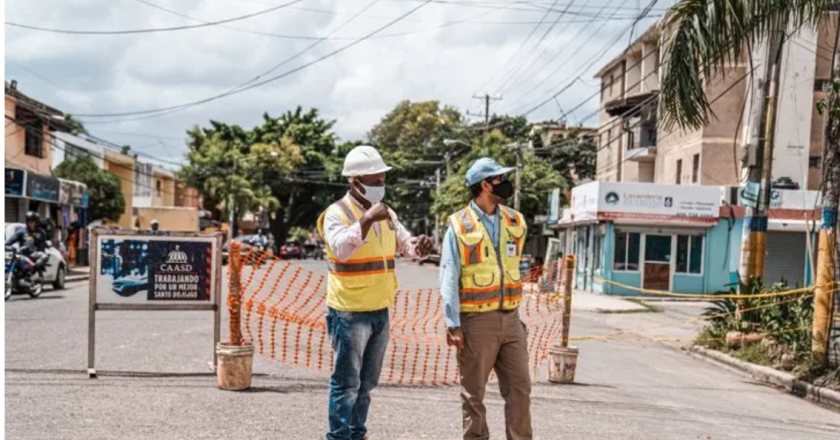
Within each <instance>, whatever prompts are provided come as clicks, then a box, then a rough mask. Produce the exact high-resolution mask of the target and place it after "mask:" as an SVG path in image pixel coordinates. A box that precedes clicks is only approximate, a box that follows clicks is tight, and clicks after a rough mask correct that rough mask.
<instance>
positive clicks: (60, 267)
mask: <svg viewBox="0 0 840 440" xmlns="http://www.w3.org/2000/svg"><path fill="white" fill-rule="evenodd" d="M25 227H26V225H25V224H23V223H6V224H5V231H4V232H5V234H6V235H5V237H6V238H5V239H4V240H3V241H4V242H5V241H6V240H8V239H9V237H11V236H12V235H13V234H14V233H15V232H17V231H18V230H20V229H23V228H25ZM64 253H65V252H64V246H63V245H62V244H61V243H52V242H50V241H48V242H47V255H48V256H49V258H48V259H47V267H46V268H45V270H44V282H45V283H50V284H52V286H53V288H54V289H63V288H64V283H65V281H66V280H67V260H66V259H65V257H64Z"/></svg>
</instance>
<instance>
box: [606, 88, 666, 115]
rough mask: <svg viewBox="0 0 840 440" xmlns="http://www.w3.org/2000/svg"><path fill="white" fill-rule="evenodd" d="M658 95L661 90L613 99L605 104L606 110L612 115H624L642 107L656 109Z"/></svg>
mask: <svg viewBox="0 0 840 440" xmlns="http://www.w3.org/2000/svg"><path fill="white" fill-rule="evenodd" d="M658 97H659V92H647V93H639V94H635V95H631V96H627V97H624V98H618V99H613V100H612V101H609V102H607V103H606V104H605V105H604V110H606V112H607V114H608V115H610V116H624V115H627V114H629V113H633V112H634V111H637V110H639V109H640V108H642V107H648V108H651V107H652V108H654V109H655V108H656V104H657V99H658Z"/></svg>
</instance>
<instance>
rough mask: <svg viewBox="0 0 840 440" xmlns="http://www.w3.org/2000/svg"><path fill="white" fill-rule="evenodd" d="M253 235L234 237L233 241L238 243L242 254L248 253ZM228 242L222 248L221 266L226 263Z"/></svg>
mask: <svg viewBox="0 0 840 440" xmlns="http://www.w3.org/2000/svg"><path fill="white" fill-rule="evenodd" d="M253 237H254V236H253V235H240V236H239V237H234V238H233V241H235V242H237V243H239V245H240V249H241V250H242V252H243V253H245V252H248V251H249V250H250V249H251V247H252V246H251V245H250V241H251V239H252V238H253ZM229 244H230V243H229V242H225V244H224V246H222V264H227V263H228V246H229Z"/></svg>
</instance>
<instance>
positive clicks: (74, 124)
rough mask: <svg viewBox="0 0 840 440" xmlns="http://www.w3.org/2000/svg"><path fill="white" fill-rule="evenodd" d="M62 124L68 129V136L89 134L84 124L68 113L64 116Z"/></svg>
mask: <svg viewBox="0 0 840 440" xmlns="http://www.w3.org/2000/svg"><path fill="white" fill-rule="evenodd" d="M64 123H65V124H67V126H68V127H70V134H72V135H79V134H89V133H88V131H87V129H86V128H85V126H84V124H82V123H81V121H79V120H78V119H76V118H74V117H73V115H71V114H69V113H67V114H65V115H64Z"/></svg>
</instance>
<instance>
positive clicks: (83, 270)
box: [66, 266, 90, 283]
mask: <svg viewBox="0 0 840 440" xmlns="http://www.w3.org/2000/svg"><path fill="white" fill-rule="evenodd" d="M89 279H90V267H89V266H76V267H71V268H70V271H69V272H67V279H66V280H67V282H68V283H71V282H77V281H87V280H89Z"/></svg>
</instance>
